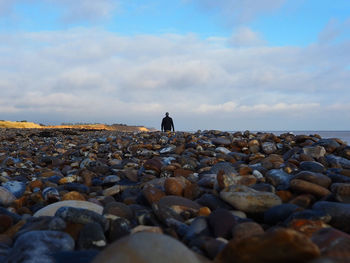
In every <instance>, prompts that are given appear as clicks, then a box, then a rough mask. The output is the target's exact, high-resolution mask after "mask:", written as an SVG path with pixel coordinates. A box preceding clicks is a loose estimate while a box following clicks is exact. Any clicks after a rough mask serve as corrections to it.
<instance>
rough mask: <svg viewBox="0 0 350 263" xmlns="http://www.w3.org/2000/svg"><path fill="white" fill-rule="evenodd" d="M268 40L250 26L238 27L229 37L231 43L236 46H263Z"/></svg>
mask: <svg viewBox="0 0 350 263" xmlns="http://www.w3.org/2000/svg"><path fill="white" fill-rule="evenodd" d="M265 43H266V42H265V41H264V40H263V38H262V37H261V36H260V34H259V33H257V32H254V31H253V30H251V29H250V28H249V27H243V26H241V27H238V28H237V30H236V31H235V32H234V34H233V35H232V37H231V39H229V44H230V45H233V46H235V47H241V46H245V47H247V46H261V45H264V44H265Z"/></svg>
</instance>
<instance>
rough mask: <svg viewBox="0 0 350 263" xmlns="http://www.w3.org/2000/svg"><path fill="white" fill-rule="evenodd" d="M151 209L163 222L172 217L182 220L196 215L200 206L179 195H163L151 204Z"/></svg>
mask: <svg viewBox="0 0 350 263" xmlns="http://www.w3.org/2000/svg"><path fill="white" fill-rule="evenodd" d="M152 208H153V211H154V213H155V214H156V216H157V217H158V219H159V220H161V221H162V222H163V223H165V224H167V223H168V222H167V219H170V218H173V219H176V220H178V221H181V222H182V221H184V220H187V219H189V218H192V217H194V216H196V215H197V213H198V211H199V209H200V208H201V206H200V205H199V204H197V203H196V202H194V201H191V200H189V199H187V198H184V197H180V196H172V195H169V196H165V197H163V198H161V199H160V200H159V201H158V202H157V203H154V204H153V205H152Z"/></svg>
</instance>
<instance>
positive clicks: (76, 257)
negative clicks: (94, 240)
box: [52, 249, 100, 263]
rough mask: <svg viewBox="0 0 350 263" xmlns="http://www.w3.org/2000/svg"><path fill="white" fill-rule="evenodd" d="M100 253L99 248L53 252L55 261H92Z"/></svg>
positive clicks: (71, 262)
mask: <svg viewBox="0 0 350 263" xmlns="http://www.w3.org/2000/svg"><path fill="white" fill-rule="evenodd" d="M99 253H100V251H98V250H93V249H89V250H79V251H77V250H76V251H62V252H56V253H53V254H52V257H53V258H54V262H55V263H90V262H92V261H93V260H94V258H95V257H96V256H97V255H98V254H99Z"/></svg>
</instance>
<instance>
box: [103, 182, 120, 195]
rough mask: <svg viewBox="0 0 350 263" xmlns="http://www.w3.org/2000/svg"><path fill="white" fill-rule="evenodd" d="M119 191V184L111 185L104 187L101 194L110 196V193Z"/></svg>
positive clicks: (113, 193) (114, 193)
mask: <svg viewBox="0 0 350 263" xmlns="http://www.w3.org/2000/svg"><path fill="white" fill-rule="evenodd" d="M120 191H121V186H120V185H119V184H117V185H114V186H112V187H109V188H106V189H104V190H103V192H102V194H103V195H104V196H112V195H116V194H118V193H119V192H120Z"/></svg>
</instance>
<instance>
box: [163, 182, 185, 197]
mask: <svg viewBox="0 0 350 263" xmlns="http://www.w3.org/2000/svg"><path fill="white" fill-rule="evenodd" d="M164 188H165V193H166V194H167V195H177V196H182V195H183V191H184V185H183V184H182V183H181V182H180V181H179V180H177V179H176V178H167V179H166V180H165V182H164Z"/></svg>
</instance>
